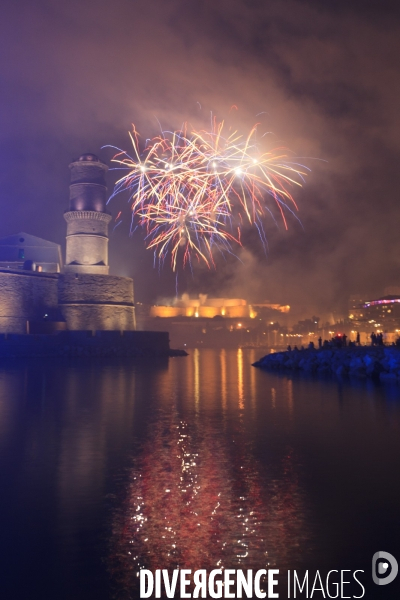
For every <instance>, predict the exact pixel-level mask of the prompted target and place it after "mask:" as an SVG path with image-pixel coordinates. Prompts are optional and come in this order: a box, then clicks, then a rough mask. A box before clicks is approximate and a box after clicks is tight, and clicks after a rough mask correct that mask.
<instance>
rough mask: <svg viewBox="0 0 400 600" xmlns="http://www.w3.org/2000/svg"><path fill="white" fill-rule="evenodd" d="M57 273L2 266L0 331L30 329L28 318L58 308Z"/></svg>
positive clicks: (14, 331) (38, 318)
mask: <svg viewBox="0 0 400 600" xmlns="http://www.w3.org/2000/svg"><path fill="white" fill-rule="evenodd" d="M57 279H58V275H57V274H48V273H35V272H33V271H26V272H15V271H10V270H9V269H4V270H0V332H1V333H8V332H13V333H27V321H35V320H43V318H44V315H45V314H46V313H48V312H51V311H54V310H57V306H58V290H57Z"/></svg>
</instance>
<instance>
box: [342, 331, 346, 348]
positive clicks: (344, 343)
mask: <svg viewBox="0 0 400 600" xmlns="http://www.w3.org/2000/svg"><path fill="white" fill-rule="evenodd" d="M342 340H343V346H346V342H347V335H346V334H345V333H344V334H343V338H342Z"/></svg>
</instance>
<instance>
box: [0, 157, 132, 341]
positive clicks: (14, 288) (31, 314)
mask: <svg viewBox="0 0 400 600" xmlns="http://www.w3.org/2000/svg"><path fill="white" fill-rule="evenodd" d="M69 168H70V170H71V185H70V200H69V209H68V210H67V211H66V212H65V213H64V218H65V220H66V222H67V238H66V260H65V264H64V265H63V262H62V256H61V249H60V246H59V245H58V244H55V243H53V242H49V241H47V240H43V239H40V238H37V237H35V236H33V235H29V234H26V233H18V234H16V235H11V236H8V237H5V238H1V239H0V333H6V334H29V333H55V332H57V331H62V330H70V331H77V330H81V331H82V330H86V331H88V330H91V331H92V332H93V331H106V330H113V331H118V330H119V331H134V330H135V328H136V327H135V309H134V296H133V280H132V279H130V278H128V277H117V276H114V275H109V266H108V225H109V223H110V221H111V215H110V214H109V213H108V212H107V210H106V199H107V198H106V194H107V188H106V182H105V173H106V171H107V169H108V167H107V165H105V164H104V163H102V162H101V161H100V160H99V158H98V157H97V156H95V155H94V154H83V155H82V156H80V157H79V159H78V160H77V161H74V162H72V163H71V164H70V165H69Z"/></svg>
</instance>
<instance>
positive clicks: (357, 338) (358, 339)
mask: <svg viewBox="0 0 400 600" xmlns="http://www.w3.org/2000/svg"><path fill="white" fill-rule="evenodd" d="M356 342H357V346H359V345H360V332H359V331H357V337H356Z"/></svg>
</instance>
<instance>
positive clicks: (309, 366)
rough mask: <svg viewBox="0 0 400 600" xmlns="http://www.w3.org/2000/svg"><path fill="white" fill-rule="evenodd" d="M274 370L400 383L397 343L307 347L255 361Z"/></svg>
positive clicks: (399, 351) (277, 353)
mask: <svg viewBox="0 0 400 600" xmlns="http://www.w3.org/2000/svg"><path fill="white" fill-rule="evenodd" d="M253 366H254V367H260V368H261V369H267V370H272V371H289V372H292V371H296V372H303V373H315V374H327V375H336V376H338V377H345V376H350V377H359V378H365V377H369V378H375V379H381V380H382V381H384V380H389V381H391V380H392V381H397V382H399V383H400V348H399V347H398V346H355V347H345V348H320V349H316V348H307V349H303V350H292V351H285V352H276V353H275V354H267V355H266V356H264V357H263V358H261V359H260V360H259V361H257V362H255V363H254V364H253Z"/></svg>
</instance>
